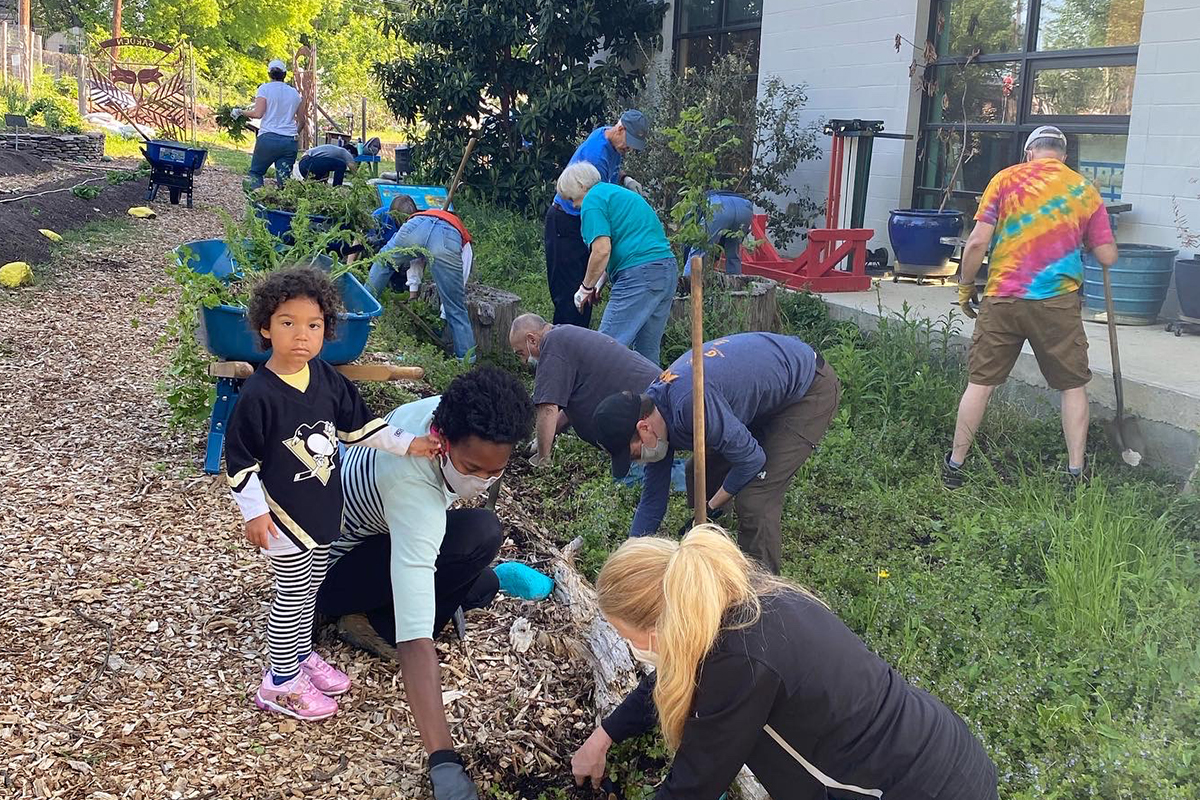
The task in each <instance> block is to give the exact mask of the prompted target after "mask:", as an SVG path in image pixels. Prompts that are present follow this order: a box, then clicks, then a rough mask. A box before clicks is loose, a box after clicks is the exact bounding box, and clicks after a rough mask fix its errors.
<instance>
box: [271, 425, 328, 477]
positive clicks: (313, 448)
mask: <svg viewBox="0 0 1200 800" xmlns="http://www.w3.org/2000/svg"><path fill="white" fill-rule="evenodd" d="M283 446H284V447H286V448H287V449H288V450H291V451H292V455H294V456H295V457H296V458H298V459H300V463H301V464H303V465H304V466H306V467H308V469H306V470H302V471H300V472H297V473H296V475H295V477H293V478H292V482H293V483H299V482H300V481H306V480H308V479H309V478H316V479H317V480H319V481H320V482H321V485H322V486H327V485H329V476H330V475H332V474H333V468H334V466H335V465H334V461H333V458H334V456H336V455H337V447H338V446H337V429H336V428H334V427H333V423H330V422H318V423H317V424H316V425H301V426H300V427H299V428H296V432H295V433H294V434H293V435H292V438H290V439H284V440H283Z"/></svg>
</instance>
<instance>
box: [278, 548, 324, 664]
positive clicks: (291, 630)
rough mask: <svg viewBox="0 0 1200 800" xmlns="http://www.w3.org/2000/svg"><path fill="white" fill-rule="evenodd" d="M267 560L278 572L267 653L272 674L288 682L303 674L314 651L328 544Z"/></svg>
mask: <svg viewBox="0 0 1200 800" xmlns="http://www.w3.org/2000/svg"><path fill="white" fill-rule="evenodd" d="M267 557H268V558H270V559H271V567H272V568H273V569H274V571H275V599H274V600H273V601H272V602H271V613H270V615H269V616H268V617H267V650H268V651H269V652H270V655H271V672H272V674H273V675H274V676H275V677H276V678H281V679H288V678H292V677H293V676H295V675H296V673H298V672H299V671H300V661H302V660H304V659H305V658H307V657H308V654H309V653H310V652H311V651H312V630H313V613H314V612H315V610H316V607H317V590H318V589H320V588H321V582H322V581H323V580H325V567H326V565H327V564H328V563H329V545H327V544H323V545H318V546H317V547H315V548H313V549H312V550H308V551H306V552H303V553H289V554H286V555H271V554H268V556H267Z"/></svg>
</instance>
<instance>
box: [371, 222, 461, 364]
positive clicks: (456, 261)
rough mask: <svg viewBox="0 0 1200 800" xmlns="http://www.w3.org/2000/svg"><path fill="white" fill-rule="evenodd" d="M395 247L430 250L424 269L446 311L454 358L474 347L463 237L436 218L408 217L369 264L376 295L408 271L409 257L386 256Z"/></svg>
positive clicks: (410, 257)
mask: <svg viewBox="0 0 1200 800" xmlns="http://www.w3.org/2000/svg"><path fill="white" fill-rule="evenodd" d="M398 247H423V248H425V249H426V250H428V251H429V255H428V256H426V257H425V266H426V267H427V268H428V269H429V271H430V272H431V273H432V277H433V282H434V284H435V285H436V286H437V291H438V297H439V298H440V299H441V301H442V308H443V309H445V312H446V324H447V325H449V327H450V336H451V338H452V339H453V340H454V355H455V356H456V357H458V358H462V357H464V356H465V355H466V354H467V353H468V352H469V351H470V350H471V348H473V347H474V346H475V332H474V330H472V329H471V317H470V315H469V314H467V290H466V287H464V286H463V260H462V248H463V243H462V236H461V235H459V232H458V230H457V229H456V228H455V227H454V226H453V225H451V224H450V223H449V222H443V221H442V220H440V219H438V218H437V217H421V216H417V217H409V219H408V221H406V222H405V223H404V224H403V225H401V226H400V230H398V231H396V235H395V236H393V237H392V238H391V239H390V240H389V241H388V243H387V244H386V245H384V246H383V248H382V249H381V250H380V251H379V255H378V256H376V257H375V262H374V263H373V264H371V272H370V274H369V275H368V276H367V283H368V284H369V285H370V287H371V291H373V292H374V293H375V294H376V296H378V295H380V294H382V293H383V290H384V289H386V288H387V287H388V285H389V284H390V283H391V280H392V276H393V275H394V274H395V273H396V272H398V271H399V270H405V269H408V262H409V261H410V260H411V259H412V256H401V255H398V254H396V255H391V256H389V255H388V252H389V251H390V250H394V249H396V248H398Z"/></svg>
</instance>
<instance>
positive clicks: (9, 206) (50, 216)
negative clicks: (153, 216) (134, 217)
mask: <svg viewBox="0 0 1200 800" xmlns="http://www.w3.org/2000/svg"><path fill="white" fill-rule="evenodd" d="M89 179H91V182H90V183H87V184H85V185H86V186H93V187H96V188H99V189H100V194H98V195H96V196H95V197H90V198H89V197H79V196H77V195H75V194H73V193H72V192H71V191H70V187H72V186H74V185H76V184H78V183H80V182H81V181H84V180H89ZM56 189H65V190H66V191H53V193H52V194H43V195H40V196H36V197H32V196H31V197H28V198H27V199H23V200H13V201H11V202H4V203H0V242H3V243H4V245H3V248H2V250H0V261H4V262H7V261H27V262H29V263H30V264H37V263H40V262H42V261H45V260H46V259H47V258H49V257H50V251H51V247H52V246H53V243H52V242H51V241H50V240H49V239H47V238H46V237H45V236H43V235H41V234H40V233H38V230H39V229H41V228H46V229H48V230H52V231H54V232H55V233H57V234H59V235H66V234H67V233H69V232H70V231H73V230H76V229H78V228H82V227H84V226H86V225H88V224H90V223H93V222H98V221H100V220H104V219H112V218H114V217H123V216H125V214H126V212H128V211H129V209H130V208H131V207H133V206H139V205H145V202H146V184H145V182H144V181H143V180H140V179H139V180H134V181H127V182H125V183H120V184H116V185H111V184H109V183H108V181H107V179H106V178H105V176H104V174H103V173H94V172H88V173H84V174H78V173H77V174H75V175H72V176H70V177H60V178H55V179H53V180H51V181H48V182H45V183H40V184H38V185H36V186H32V187H26V188H25V189H24V190H23V191H22V192H21V194H22V195H32V194H35V193H38V192H46V191H52V190H56ZM17 196H21V195H17ZM0 199H3V198H0Z"/></svg>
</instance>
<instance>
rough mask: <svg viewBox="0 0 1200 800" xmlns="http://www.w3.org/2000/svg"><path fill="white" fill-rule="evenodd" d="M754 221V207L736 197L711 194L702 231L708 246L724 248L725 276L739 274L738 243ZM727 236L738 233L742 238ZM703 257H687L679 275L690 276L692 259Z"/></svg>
mask: <svg viewBox="0 0 1200 800" xmlns="http://www.w3.org/2000/svg"><path fill="white" fill-rule="evenodd" d="M753 218H754V204H753V203H751V202H750V201H749V200H748V199H746V198H745V197H742V196H741V195H738V194H712V195H709V198H708V219H707V220H706V221H705V228H706V229H707V230H708V241H709V243H710V244H716V245H720V246H721V247H723V248H724V249H725V274H726V275H741V274H742V240H743V239H744V238H745V237H744V234H749V233H750V222H751V221H752V220H753ZM731 233H741V234H743V236H730V235H729V234H731ZM695 255H703V253H701V252H700V251H698V250H692V251H690V252H689V253H688V254H687V260H686V261H685V262H684V264H683V274H684V275H691V274H692V268H691V267H692V256H695Z"/></svg>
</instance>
